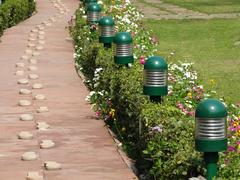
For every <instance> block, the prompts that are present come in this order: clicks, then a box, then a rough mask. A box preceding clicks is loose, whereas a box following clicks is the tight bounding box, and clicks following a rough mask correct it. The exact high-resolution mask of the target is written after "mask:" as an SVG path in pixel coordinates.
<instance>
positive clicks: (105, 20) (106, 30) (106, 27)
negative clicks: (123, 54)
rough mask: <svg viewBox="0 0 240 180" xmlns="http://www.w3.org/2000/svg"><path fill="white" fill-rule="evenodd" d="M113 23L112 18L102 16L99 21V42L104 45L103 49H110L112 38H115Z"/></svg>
mask: <svg viewBox="0 0 240 180" xmlns="http://www.w3.org/2000/svg"><path fill="white" fill-rule="evenodd" d="M114 25H115V23H114V20H113V19H112V17H110V16H104V17H102V18H101V19H100V21H99V30H100V36H99V42H100V43H103V44H104V47H106V48H111V47H112V42H113V38H114V36H115V27H114Z"/></svg>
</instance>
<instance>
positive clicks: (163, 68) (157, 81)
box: [143, 56, 168, 102]
mask: <svg viewBox="0 0 240 180" xmlns="http://www.w3.org/2000/svg"><path fill="white" fill-rule="evenodd" d="M167 74H168V65H167V63H166V61H165V60H164V59H163V58H161V57H159V56H152V57H150V58H148V60H147V61H146V63H145V64H144V78H143V79H144V83H143V84H144V86H143V93H144V94H145V95H149V96H150V99H151V100H152V101H153V102H161V101H162V96H165V95H167V94H168V86H167Z"/></svg>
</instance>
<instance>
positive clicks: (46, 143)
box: [40, 139, 55, 149]
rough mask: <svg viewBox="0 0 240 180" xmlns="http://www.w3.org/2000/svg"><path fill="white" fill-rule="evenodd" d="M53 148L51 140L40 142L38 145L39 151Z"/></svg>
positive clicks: (53, 144)
mask: <svg viewBox="0 0 240 180" xmlns="http://www.w3.org/2000/svg"><path fill="white" fill-rule="evenodd" d="M54 146H55V143H54V142H53V141H52V140H48V139H47V140H42V141H41V143H40V148H41V149H50V148H53V147H54Z"/></svg>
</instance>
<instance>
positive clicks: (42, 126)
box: [37, 122, 50, 130]
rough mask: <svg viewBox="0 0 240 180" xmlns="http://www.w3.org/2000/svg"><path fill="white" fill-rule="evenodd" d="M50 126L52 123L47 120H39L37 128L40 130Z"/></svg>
mask: <svg viewBox="0 0 240 180" xmlns="http://www.w3.org/2000/svg"><path fill="white" fill-rule="evenodd" d="M49 128H50V125H49V124H47V123H46V122H38V123H37V129H39V130H47V129H49Z"/></svg>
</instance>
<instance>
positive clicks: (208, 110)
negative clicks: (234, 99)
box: [195, 99, 227, 180]
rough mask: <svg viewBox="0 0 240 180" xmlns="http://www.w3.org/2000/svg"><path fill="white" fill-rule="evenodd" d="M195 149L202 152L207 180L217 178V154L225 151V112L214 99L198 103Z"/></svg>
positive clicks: (224, 108) (222, 106) (223, 107)
mask: <svg viewBox="0 0 240 180" xmlns="http://www.w3.org/2000/svg"><path fill="white" fill-rule="evenodd" d="M195 117H196V124H195V126H196V129H195V149H196V150H197V151H200V152H204V161H205V163H206V169H207V180H212V179H213V177H216V176H217V161H218V152H220V151H225V150H227V123H226V117H227V110H226V107H225V106H224V104H223V103H222V102H220V101H218V100H216V99H207V100H204V101H202V102H200V103H199V105H198V106H197V109H196V114H195Z"/></svg>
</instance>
